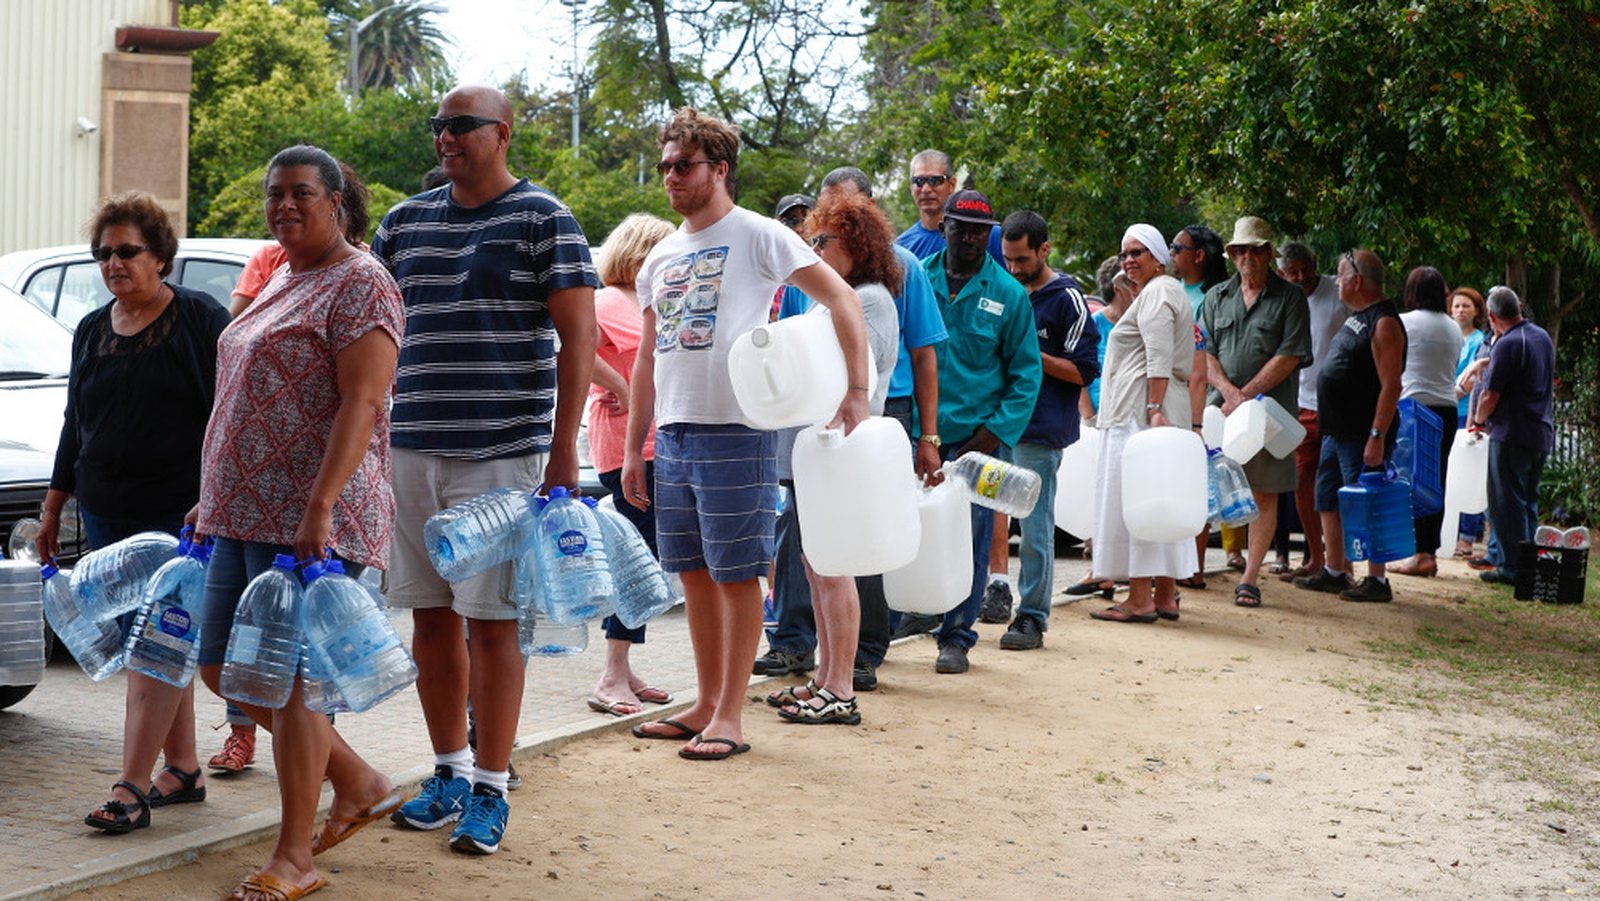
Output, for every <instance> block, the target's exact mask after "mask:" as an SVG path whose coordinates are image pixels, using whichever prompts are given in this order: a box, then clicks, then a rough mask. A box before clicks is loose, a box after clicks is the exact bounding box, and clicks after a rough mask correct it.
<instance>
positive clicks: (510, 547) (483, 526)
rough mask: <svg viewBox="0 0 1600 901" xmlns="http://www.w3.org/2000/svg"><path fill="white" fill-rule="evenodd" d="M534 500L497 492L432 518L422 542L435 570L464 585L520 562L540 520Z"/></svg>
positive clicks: (506, 491) (522, 494)
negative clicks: (519, 552) (520, 554)
mask: <svg viewBox="0 0 1600 901" xmlns="http://www.w3.org/2000/svg"><path fill="white" fill-rule="evenodd" d="M532 498H533V495H532V494H531V493H530V492H527V491H523V490H522V489H520V488H497V489H495V490H494V491H490V492H487V493H485V494H480V495H478V496H477V497H475V498H473V499H472V500H470V501H467V502H466V503H464V504H457V505H455V506H454V507H446V508H445V509H443V510H440V511H439V512H438V513H435V514H433V515H432V516H430V517H428V521H427V522H426V523H424V524H423V526H422V540H423V544H424V545H425V546H426V547H427V549H428V559H429V560H431V561H433V568H434V569H436V570H438V571H439V575H440V576H443V577H444V578H445V580H447V581H450V582H459V581H461V580H462V579H470V578H472V577H473V576H476V575H478V574H479V573H482V572H487V571H488V570H489V569H490V568H492V567H494V566H496V565H498V564H501V563H504V562H506V561H507V560H510V559H511V558H512V557H514V556H516V552H517V548H518V547H519V545H521V544H523V543H524V542H526V541H527V540H528V539H529V535H530V534H531V532H532V531H533V528H534V523H535V521H536V518H537V517H536V515H535V513H534V511H533V508H532V506H531V501H532Z"/></svg>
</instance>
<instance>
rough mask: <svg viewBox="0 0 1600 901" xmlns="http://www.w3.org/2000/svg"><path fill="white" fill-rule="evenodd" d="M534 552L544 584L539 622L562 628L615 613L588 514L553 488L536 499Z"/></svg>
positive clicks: (600, 545) (601, 547) (596, 529)
mask: <svg viewBox="0 0 1600 901" xmlns="http://www.w3.org/2000/svg"><path fill="white" fill-rule="evenodd" d="M540 507H541V509H540V513H539V525H538V537H537V538H536V539H535V541H534V547H535V549H536V550H537V552H538V554H539V569H540V572H541V574H542V576H543V579H544V606H543V609H542V610H541V611H540V612H541V613H542V614H543V615H544V618H545V619H548V620H550V621H551V622H552V623H555V624H557V625H563V626H571V625H576V624H578V623H582V622H585V621H587V620H591V619H595V618H597V617H601V616H605V615H606V614H608V613H610V612H611V611H612V610H614V609H615V601H614V599H613V594H614V590H615V585H614V584H613V583H612V581H611V572H610V570H609V569H608V568H607V564H606V550H605V541H604V539H603V538H602V537H601V535H600V523H599V521H598V520H597V519H595V515H594V511H592V510H590V509H589V508H588V507H586V506H584V505H583V504H581V503H579V502H578V501H577V500H576V499H574V498H573V497H571V496H570V495H569V494H568V492H567V489H565V488H563V487H561V486H559V485H557V486H556V487H554V488H552V489H550V496H549V498H542V499H540Z"/></svg>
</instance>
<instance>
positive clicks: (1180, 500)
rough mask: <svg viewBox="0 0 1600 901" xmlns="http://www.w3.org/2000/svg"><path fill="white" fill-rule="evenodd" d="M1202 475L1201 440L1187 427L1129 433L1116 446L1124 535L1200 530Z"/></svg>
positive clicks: (1174, 537) (1152, 537)
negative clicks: (1118, 449)
mask: <svg viewBox="0 0 1600 901" xmlns="http://www.w3.org/2000/svg"><path fill="white" fill-rule="evenodd" d="M1263 415H1264V414H1263ZM1224 453H1226V451H1224ZM1207 476H1208V474H1207V472H1206V448H1205V443H1204V442H1203V441H1201V440H1200V436H1199V435H1196V434H1195V433H1194V432H1192V431H1190V430H1189V429H1180V428H1175V427H1173V426H1163V427H1161V428H1155V429H1146V430H1145V431H1143V432H1140V433H1139V434H1137V435H1134V436H1133V437H1132V438H1129V439H1128V443H1127V444H1126V445H1125V446H1124V447H1123V449H1122V518H1123V521H1124V522H1126V523H1127V526H1128V532H1129V534H1131V535H1133V537H1135V538H1139V539H1142V540H1144V541H1178V540H1179V539H1184V538H1193V537H1194V536H1196V535H1198V534H1200V530H1201V529H1203V528H1205V525H1206V510H1207V507H1208V506H1209V504H1208V498H1207V489H1208V487H1209V482H1208V478H1207Z"/></svg>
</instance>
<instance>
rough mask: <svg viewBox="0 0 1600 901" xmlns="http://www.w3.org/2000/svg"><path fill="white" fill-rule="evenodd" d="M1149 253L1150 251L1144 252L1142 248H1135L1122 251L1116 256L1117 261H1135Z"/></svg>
mask: <svg viewBox="0 0 1600 901" xmlns="http://www.w3.org/2000/svg"><path fill="white" fill-rule="evenodd" d="M1149 252H1150V251H1148V250H1145V249H1144V248H1143V247H1135V248H1134V249H1132V250H1124V251H1123V252H1121V253H1119V254H1117V259H1119V260H1137V259H1138V258H1140V257H1142V256H1144V255H1145V254H1147V253H1149Z"/></svg>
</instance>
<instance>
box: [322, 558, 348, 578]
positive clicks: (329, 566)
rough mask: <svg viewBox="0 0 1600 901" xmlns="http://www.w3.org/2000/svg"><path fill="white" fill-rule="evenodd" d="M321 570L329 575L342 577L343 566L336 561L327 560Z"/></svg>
mask: <svg viewBox="0 0 1600 901" xmlns="http://www.w3.org/2000/svg"><path fill="white" fill-rule="evenodd" d="M322 568H323V569H324V570H325V571H327V572H329V573H333V574H334V575H340V576H342V575H344V564H343V563H340V562H339V561H337V560H333V559H329V560H328V562H327V563H324V564H323V565H322Z"/></svg>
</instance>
